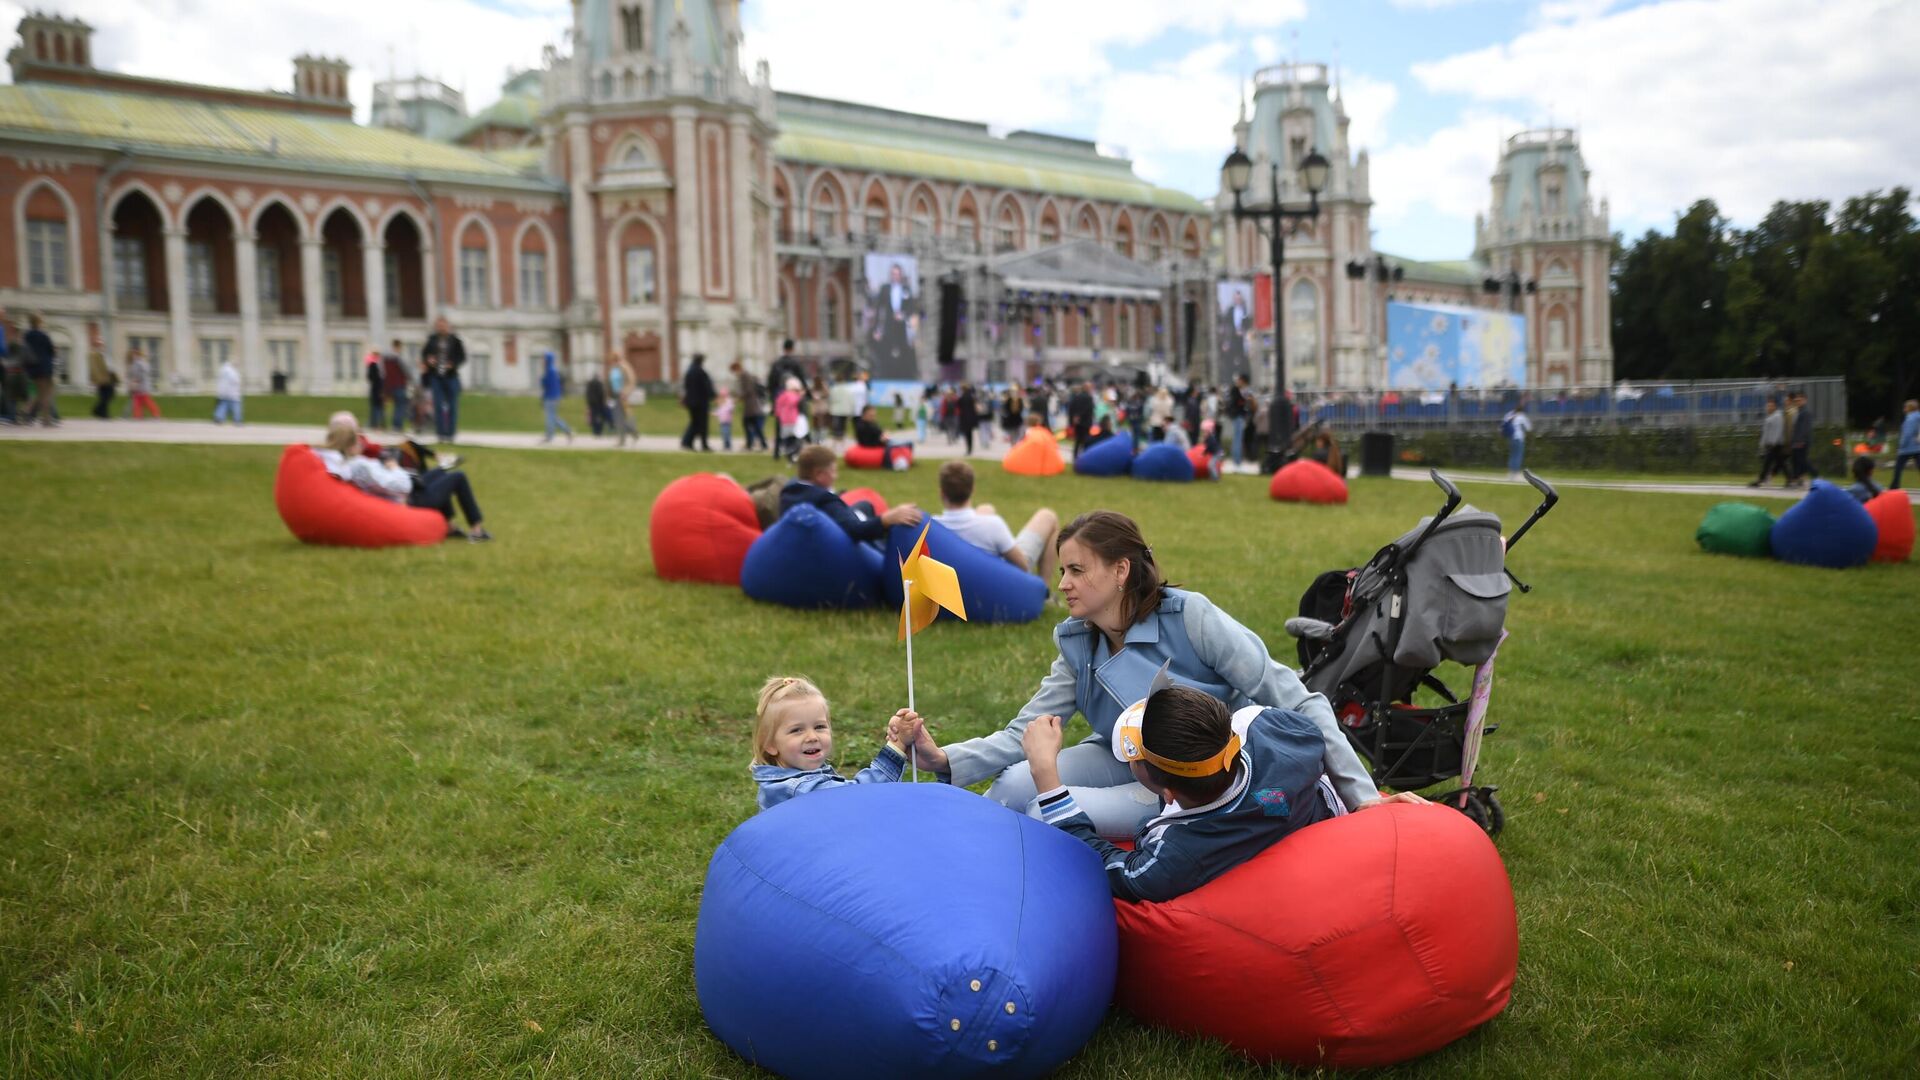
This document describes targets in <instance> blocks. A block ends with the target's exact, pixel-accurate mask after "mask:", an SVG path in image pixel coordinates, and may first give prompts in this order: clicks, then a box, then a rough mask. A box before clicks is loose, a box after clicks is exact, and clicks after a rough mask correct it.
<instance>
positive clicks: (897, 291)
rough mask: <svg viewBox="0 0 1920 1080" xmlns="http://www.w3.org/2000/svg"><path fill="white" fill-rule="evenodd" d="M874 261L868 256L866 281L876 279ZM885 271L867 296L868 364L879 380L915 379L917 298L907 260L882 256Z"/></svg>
mask: <svg viewBox="0 0 1920 1080" xmlns="http://www.w3.org/2000/svg"><path fill="white" fill-rule="evenodd" d="M880 261H882V260H876V259H874V258H873V257H872V256H869V265H868V280H869V281H870V282H871V281H873V280H874V278H875V274H874V271H875V270H876V269H877V267H876V266H875V265H874V264H875V263H876V262H880ZM883 261H884V263H885V265H886V274H885V277H884V278H883V279H881V280H880V281H879V282H878V284H877V286H875V287H874V289H873V293H872V295H871V296H870V297H869V298H868V300H869V303H868V305H867V310H868V312H869V315H870V319H871V325H870V329H869V331H868V342H867V345H868V350H869V356H870V361H869V363H870V366H871V368H872V370H873V373H874V375H875V376H876V377H878V378H881V379H917V378H918V377H919V374H920V365H919V362H918V360H917V359H916V357H915V355H914V343H915V342H916V341H917V340H918V338H919V334H920V298H919V296H917V295H916V294H915V293H914V289H913V274H912V272H911V268H910V267H909V266H908V260H905V259H901V258H884V260H883Z"/></svg>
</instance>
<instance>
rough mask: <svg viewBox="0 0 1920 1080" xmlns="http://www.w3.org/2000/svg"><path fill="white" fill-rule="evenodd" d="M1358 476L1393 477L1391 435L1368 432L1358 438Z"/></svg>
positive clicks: (1386, 432) (1389, 433) (1387, 432)
mask: <svg viewBox="0 0 1920 1080" xmlns="http://www.w3.org/2000/svg"><path fill="white" fill-rule="evenodd" d="M1360 475H1361V476H1391V475H1393V433H1392V432H1390V431H1369V432H1366V433H1364V434H1362V435H1361V436H1360Z"/></svg>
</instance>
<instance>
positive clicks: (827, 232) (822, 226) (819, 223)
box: [813, 185, 840, 240]
mask: <svg viewBox="0 0 1920 1080" xmlns="http://www.w3.org/2000/svg"><path fill="white" fill-rule="evenodd" d="M839 234H840V201H839V199H838V198H837V197H835V195H834V193H833V189H832V188H830V187H826V186H825V185H822V186H821V187H820V188H819V189H818V190H817V191H815V193H814V196H813V235H814V236H815V237H817V238H820V239H823V240H824V239H827V238H829V237H833V236H838V235H839Z"/></svg>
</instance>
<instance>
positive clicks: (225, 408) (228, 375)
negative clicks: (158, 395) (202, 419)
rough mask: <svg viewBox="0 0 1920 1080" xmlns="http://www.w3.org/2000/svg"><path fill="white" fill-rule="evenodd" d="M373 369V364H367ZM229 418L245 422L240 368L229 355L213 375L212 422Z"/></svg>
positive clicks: (235, 422) (236, 421) (236, 423)
mask: <svg viewBox="0 0 1920 1080" xmlns="http://www.w3.org/2000/svg"><path fill="white" fill-rule="evenodd" d="M368 367H369V369H373V365H371V364H369V365H368ZM223 419H231V420H232V421H233V426H235V427H239V426H240V425H241V424H242V423H244V422H245V419H244V417H243V416H242V415H241V412H240V369H239V368H237V367H235V366H234V365H233V357H231V356H229V357H227V358H226V360H224V361H222V362H221V364H220V370H219V372H217V373H216V374H215V375H214V377H213V422H214V423H216V424H218V423H221V422H222V421H223Z"/></svg>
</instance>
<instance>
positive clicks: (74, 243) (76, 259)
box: [13, 176, 111, 292]
mask: <svg viewBox="0 0 1920 1080" xmlns="http://www.w3.org/2000/svg"><path fill="white" fill-rule="evenodd" d="M41 188H46V189H47V190H48V191H51V192H53V197H54V198H56V199H58V200H60V206H61V209H63V210H64V211H65V212H66V215H67V288H69V289H71V290H73V291H75V292H81V291H84V290H85V288H86V281H85V280H84V279H83V278H82V277H81V276H80V272H81V265H80V207H79V206H78V205H77V204H76V203H75V202H74V201H73V196H71V195H69V194H67V189H66V188H63V187H61V186H60V184H59V182H58V181H56V180H54V179H53V178H52V177H50V176H39V177H35V178H34V179H32V180H29V181H27V183H26V186H24V187H22V188H21V189H20V191H19V193H18V194H16V195H15V196H14V197H13V235H14V236H15V237H17V238H18V240H19V242H18V245H17V246H18V248H19V250H18V251H17V252H16V253H15V254H16V256H17V258H18V260H19V271H20V279H19V280H20V287H21V288H23V289H25V288H28V287H29V286H28V284H27V282H28V280H29V273H28V271H29V269H30V268H29V267H28V265H27V261H28V260H27V256H28V255H29V254H30V252H29V251H28V245H27V203H29V202H31V201H33V195H34V192H36V191H39V190H40V189H41ZM109 220H111V219H109Z"/></svg>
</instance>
